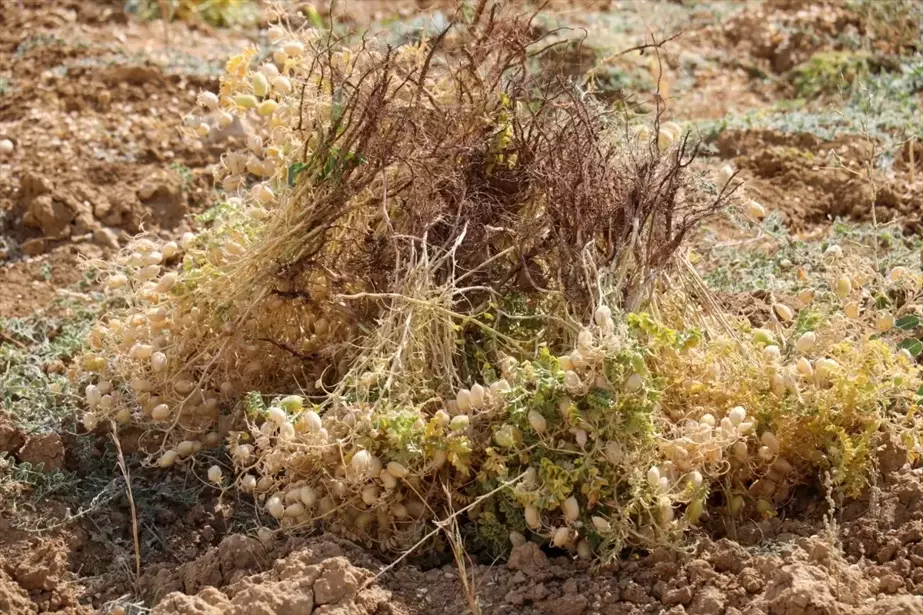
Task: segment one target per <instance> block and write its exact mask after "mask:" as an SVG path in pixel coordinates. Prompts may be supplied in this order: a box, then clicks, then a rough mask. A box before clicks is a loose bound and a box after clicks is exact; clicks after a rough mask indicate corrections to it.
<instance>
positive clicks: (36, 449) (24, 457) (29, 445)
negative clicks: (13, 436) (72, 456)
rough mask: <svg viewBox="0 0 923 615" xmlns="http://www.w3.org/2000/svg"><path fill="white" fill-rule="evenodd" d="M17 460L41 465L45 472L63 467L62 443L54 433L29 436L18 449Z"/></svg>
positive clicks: (37, 465) (35, 465)
mask: <svg viewBox="0 0 923 615" xmlns="http://www.w3.org/2000/svg"><path fill="white" fill-rule="evenodd" d="M18 457H19V461H21V462H23V463H29V464H32V466H33V467H36V468H37V467H41V468H42V469H43V470H44V471H45V472H52V471H55V470H60V469H61V468H62V467H64V443H63V442H62V441H61V436H59V435H58V434H56V433H44V434H39V435H35V436H31V437H29V439H28V440H26V443H25V444H24V445H23V447H22V448H21V449H20V451H19V454H18Z"/></svg>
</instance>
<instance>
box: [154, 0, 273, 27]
mask: <svg viewBox="0 0 923 615" xmlns="http://www.w3.org/2000/svg"><path fill="white" fill-rule="evenodd" d="M138 12H139V13H140V14H141V15H142V16H144V17H145V18H147V19H160V18H165V19H168V20H171V21H172V20H174V19H177V20H182V21H198V20H203V21H205V22H207V23H210V24H212V25H214V26H219V27H227V26H234V25H239V24H241V23H245V22H248V21H254V20H255V19H256V18H257V17H258V16H259V3H258V2H254V0H141V1H140V2H139V3H138Z"/></svg>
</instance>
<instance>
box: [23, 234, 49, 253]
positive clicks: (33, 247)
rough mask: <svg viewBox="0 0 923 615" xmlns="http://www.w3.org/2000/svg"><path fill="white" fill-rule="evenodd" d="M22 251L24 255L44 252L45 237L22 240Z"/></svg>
mask: <svg viewBox="0 0 923 615" xmlns="http://www.w3.org/2000/svg"><path fill="white" fill-rule="evenodd" d="M22 253H23V254H25V255H26V256H38V255H39V254H44V253H45V239H44V238H42V237H37V238H35V239H27V240H26V241H24V242H22Z"/></svg>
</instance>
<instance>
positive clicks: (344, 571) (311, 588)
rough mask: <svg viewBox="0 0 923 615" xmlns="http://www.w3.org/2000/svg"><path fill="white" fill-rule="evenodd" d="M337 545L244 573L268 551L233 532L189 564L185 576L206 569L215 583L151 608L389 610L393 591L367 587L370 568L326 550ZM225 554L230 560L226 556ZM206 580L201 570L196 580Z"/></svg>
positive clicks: (156, 614)
mask: <svg viewBox="0 0 923 615" xmlns="http://www.w3.org/2000/svg"><path fill="white" fill-rule="evenodd" d="M338 550H339V549H338V548H337V547H336V546H335V545H333V546H331V545H323V544H321V545H319V546H315V547H313V548H312V547H308V548H304V549H301V550H297V551H294V552H293V553H291V554H290V555H288V556H287V557H284V558H282V559H280V560H278V561H276V562H275V564H274V565H273V566H272V568H271V569H270V570H267V571H265V572H262V573H259V574H245V572H244V571H245V570H247V569H249V568H250V567H251V566H252V565H253V564H255V563H256V561H257V559H258V552H262V554H263V555H265V554H266V551H265V549H264V548H262V545H261V543H259V542H258V541H255V540H254V539H251V538H246V537H244V536H239V535H237V536H233V535H232V536H229V537H228V538H226V539H225V540H224V541H222V543H221V545H219V547H218V548H217V549H215V550H214V551H209V553H207V554H206V555H205V556H204V557H202V558H199V559H198V560H196V561H195V562H191V563H190V564H192V566H189V565H187V566H186V567H185V568H186V570H185V571H184V574H185V576H187V577H188V576H189V575H190V574H191V575H192V576H196V575H197V574H198V572H197V571H203V573H204V574H205V575H207V576H208V577H209V578H208V581H215V582H214V583H208V584H207V585H204V586H202V587H201V589H199V590H198V591H197V592H196V593H195V594H194V595H189V594H188V593H182V592H178V591H174V592H171V593H170V594H168V595H166V596H165V597H164V598H163V599H162V600H161V601H160V602H159V603H158V604H157V606H156V607H154V610H153V611H152V613H153V615H186V614H187V613H188V614H193V613H196V614H201V615H212V614H213V615H219V614H225V613H228V614H232V615H248V614H250V613H262V614H266V615H272V614H278V615H283V614H285V615H288V614H292V615H296V614H304V615H308V614H311V613H317V614H319V615H320V614H326V615H364V614H366V613H369V614H371V613H382V612H389V611H388V600H389V598H390V594H389V592H387V591H385V590H383V589H381V588H379V587H376V586H371V587H369V588H363V587H362V586H363V584H364V583H365V582H366V581H368V580H369V579H370V578H371V577H372V573H371V572H369V571H368V570H364V569H361V568H357V567H355V566H354V565H352V564H351V563H350V561H349V560H348V559H347V558H346V557H343V556H342V555H338V556H328V555H326V554H327V553H329V552H331V551H333V552H337V551H338ZM222 553H224V554H225V555H226V556H231V559H228V560H226V561H225V560H223V557H222ZM235 556H238V557H235ZM239 556H242V559H241V558H240V557H239ZM216 560H217V561H216ZM216 563H217V565H215V564H216ZM215 569H217V570H215ZM205 570H210V572H204V571H205ZM203 580H204V579H202V578H201V575H199V578H196V579H195V581H194V583H193V585H198V584H200V583H201V582H202V581H203ZM222 580H223V581H224V582H225V583H226V584H225V583H222ZM187 581H188V579H187ZM188 586H189V584H188V582H187V587H188Z"/></svg>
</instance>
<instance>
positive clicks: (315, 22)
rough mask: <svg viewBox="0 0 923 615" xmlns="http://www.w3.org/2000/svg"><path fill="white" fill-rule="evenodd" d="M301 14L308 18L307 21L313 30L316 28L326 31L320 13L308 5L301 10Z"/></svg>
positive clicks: (325, 25)
mask: <svg viewBox="0 0 923 615" xmlns="http://www.w3.org/2000/svg"><path fill="white" fill-rule="evenodd" d="M302 13H303V14H304V16H305V17H307V18H308V21H309V22H310V23H311V25H312V26H313V27H314V28H317V29H318V30H324V29H326V27H327V24H325V23H324V18H323V17H321V16H320V13H318V12H317V9H316V8H314V7H313V6H311V5H310V4H309V5H307V6H306V7H304V8H303V9H302Z"/></svg>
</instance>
